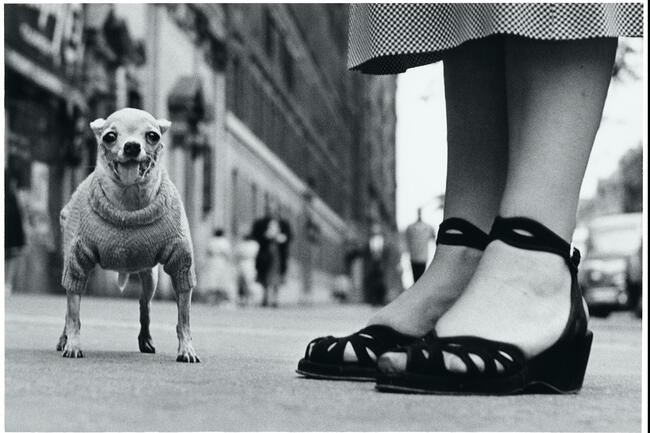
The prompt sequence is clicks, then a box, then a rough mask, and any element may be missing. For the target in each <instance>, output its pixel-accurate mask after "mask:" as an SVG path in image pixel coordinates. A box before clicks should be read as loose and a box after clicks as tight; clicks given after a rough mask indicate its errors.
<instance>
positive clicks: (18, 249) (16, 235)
mask: <svg viewBox="0 0 650 433" xmlns="http://www.w3.org/2000/svg"><path fill="white" fill-rule="evenodd" d="M15 188H16V187H15V182H14V180H13V179H11V178H10V176H9V175H8V174H7V172H6V171H5V295H10V294H11V292H12V283H13V279H14V276H15V274H16V265H17V261H18V258H19V257H20V255H21V254H22V251H23V247H24V246H25V231H24V230H23V219H22V213H21V211H20V206H19V203H18V197H17V196H16V191H15Z"/></svg>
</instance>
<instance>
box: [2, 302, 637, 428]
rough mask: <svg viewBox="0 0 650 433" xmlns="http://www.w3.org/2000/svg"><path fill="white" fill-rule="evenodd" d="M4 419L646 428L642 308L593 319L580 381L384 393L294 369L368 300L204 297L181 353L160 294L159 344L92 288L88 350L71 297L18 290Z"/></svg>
mask: <svg viewBox="0 0 650 433" xmlns="http://www.w3.org/2000/svg"><path fill="white" fill-rule="evenodd" d="M5 311H6V313H5V344H6V347H5V423H6V424H5V428H6V430H14V431H15V430H28V431H38V430H42V431H52V430H58V431H80V430H83V431H97V430H115V431H120V430H128V431H143V430H146V431H192V430H240V431H241V430H280V431H283V430H301V431H305V430H307V431H309V430H320V431H341V430H358V431H378V430H393V431H402V430H424V431H436V430H438V431H439V430H442V431H454V430H461V431H468V430H488V431H531V430H533V431H640V429H641V411H640V410H641V322H640V321H638V320H636V319H634V318H632V317H631V316H629V315H627V314H623V313H621V314H617V315H614V316H612V317H611V318H610V319H608V320H597V319H594V320H592V322H591V327H592V328H593V329H594V333H595V336H596V338H595V341H594V347H593V350H592V356H591V361H590V364H589V368H588V371H587V376H586V379H585V386H584V388H583V390H582V392H581V393H580V394H578V395H569V396H557V395H526V396H512V397H471V396H463V397H449V396H443V397H437V396H423V395H399V394H383V393H378V392H375V391H374V390H373V385H372V384H370V383H352V382H332V381H316V380H308V379H302V378H299V377H298V376H297V375H296V374H295V373H294V368H295V366H296V363H297V361H298V359H299V358H300V357H301V356H302V354H303V351H304V348H305V345H306V343H307V342H308V341H309V340H311V339H312V338H314V337H316V336H318V335H327V334H334V335H337V334H345V333H349V332H350V331H351V330H354V329H357V328H359V327H361V326H363V324H364V321H365V319H366V318H367V317H368V315H369V314H370V313H371V311H372V310H371V309H370V308H367V307H363V306H333V305H331V306H324V307H319V308H315V307H312V308H306V309H299V308H297V307H290V308H286V309H282V308H281V309H277V310H274V309H266V310H264V309H259V308H252V309H247V310H223V309H217V308H213V307H212V308H211V307H210V306H207V305H194V306H193V309H192V331H193V337H194V345H195V348H196V349H197V351H198V353H199V355H200V356H201V361H202V362H201V363H200V364H196V365H185V364H180V363H176V362H175V361H174V360H175V350H176V344H177V342H176V335H175V329H174V327H175V321H176V307H175V305H174V304H173V303H171V302H162V301H159V302H154V305H153V311H152V334H153V339H154V344H155V346H156V349H157V353H156V354H155V355H145V354H140V353H139V352H138V350H137V341H136V336H137V334H138V329H139V325H138V303H137V301H135V300H123V299H99V298H84V299H82V305H81V323H82V347H83V350H84V353H85V354H86V358H84V359H77V360H71V359H63V358H61V356H60V353H57V352H56V351H55V350H54V346H55V344H56V341H57V339H58V336H59V334H60V332H61V329H62V327H63V321H64V315H65V298H64V297H62V296H60V297H57V296H41V295H22V296H21V295H14V296H12V297H10V298H8V299H7V300H6V309H5Z"/></svg>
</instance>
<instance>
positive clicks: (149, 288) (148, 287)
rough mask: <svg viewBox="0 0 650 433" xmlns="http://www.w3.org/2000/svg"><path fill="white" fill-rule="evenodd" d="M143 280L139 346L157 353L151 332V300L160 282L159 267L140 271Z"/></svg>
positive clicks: (144, 350) (145, 351)
mask: <svg viewBox="0 0 650 433" xmlns="http://www.w3.org/2000/svg"><path fill="white" fill-rule="evenodd" d="M138 275H139V277H140V281H141V282H142V294H141V295H140V334H139V335H138V346H139V347H140V352H142V353H156V348H155V347H154V346H153V341H152V340H151V333H150V332H149V323H150V315H149V313H150V311H151V300H152V299H153V295H154V293H156V285H157V284H158V268H153V269H147V270H145V271H141V272H139V273H138Z"/></svg>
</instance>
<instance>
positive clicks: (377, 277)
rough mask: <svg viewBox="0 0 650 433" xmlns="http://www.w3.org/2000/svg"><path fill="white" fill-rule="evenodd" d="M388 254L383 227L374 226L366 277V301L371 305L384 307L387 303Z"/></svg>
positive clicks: (369, 245) (371, 234) (369, 243)
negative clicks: (386, 268)
mask: <svg viewBox="0 0 650 433" xmlns="http://www.w3.org/2000/svg"><path fill="white" fill-rule="evenodd" d="M387 253H388V249H387V248H386V244H385V239H384V235H383V234H382V230H381V226H380V225H379V224H373V225H372V227H371V233H370V239H369V240H368V262H367V265H368V266H367V270H366V275H365V287H366V301H367V302H368V303H370V304H371V305H384V304H385V303H386V293H387V292H388V288H387V287H386V281H385V279H386V272H385V267H386V263H387V258H386V256H387Z"/></svg>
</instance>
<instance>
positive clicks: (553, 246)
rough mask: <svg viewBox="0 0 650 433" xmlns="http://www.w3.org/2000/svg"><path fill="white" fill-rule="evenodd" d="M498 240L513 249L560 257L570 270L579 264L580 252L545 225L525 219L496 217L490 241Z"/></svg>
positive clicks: (575, 268)
mask: <svg viewBox="0 0 650 433" xmlns="http://www.w3.org/2000/svg"><path fill="white" fill-rule="evenodd" d="M493 240H500V241H503V242H505V243H507V244H509V245H511V246H513V247H516V248H522V249H526V250H534V251H545V252H548V253H553V254H557V255H558V256H560V257H562V258H563V259H564V261H565V262H566V263H567V265H568V266H569V268H570V269H572V270H576V271H577V268H578V265H579V264H580V251H578V249H577V248H572V247H571V244H569V243H568V242H567V241H565V240H564V239H562V238H561V237H560V236H558V235H557V234H556V233H555V232H553V231H552V230H551V229H549V228H548V227H546V226H545V225H543V224H541V223H539V222H537V221H535V220H532V219H530V218H526V217H511V218H504V217H500V216H498V217H496V218H495V219H494V224H493V225H492V230H490V241H493Z"/></svg>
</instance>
